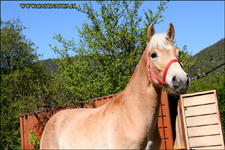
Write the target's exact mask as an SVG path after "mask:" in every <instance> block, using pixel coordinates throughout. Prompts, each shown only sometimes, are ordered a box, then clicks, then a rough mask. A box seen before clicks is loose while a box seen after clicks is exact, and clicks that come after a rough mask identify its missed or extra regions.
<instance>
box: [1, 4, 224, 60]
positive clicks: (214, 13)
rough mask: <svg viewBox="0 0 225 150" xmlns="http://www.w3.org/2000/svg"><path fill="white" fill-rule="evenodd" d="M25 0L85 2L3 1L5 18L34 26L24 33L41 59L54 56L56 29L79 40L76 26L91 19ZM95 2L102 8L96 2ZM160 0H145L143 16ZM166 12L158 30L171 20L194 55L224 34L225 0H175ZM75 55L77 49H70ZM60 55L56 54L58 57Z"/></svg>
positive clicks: (181, 42) (179, 39)
mask: <svg viewBox="0 0 225 150" xmlns="http://www.w3.org/2000/svg"><path fill="white" fill-rule="evenodd" d="M21 3H33V4H47V3H51V4H57V3H63V4H82V3H83V2H82V1H63V2H61V1H1V18H2V20H3V21H7V20H9V19H12V18H15V19H16V18H17V17H18V16H19V18H20V19H21V21H22V22H23V25H24V26H25V27H27V28H30V29H25V30H23V34H24V35H26V37H27V38H28V39H31V40H32V41H33V42H34V43H35V44H36V46H38V47H39V48H38V53H39V54H43V57H41V58H40V59H48V58H53V55H54V52H53V51H52V50H51V48H50V47H49V44H51V45H52V46H54V45H58V46H59V48H60V47H61V46H60V44H59V43H58V42H57V41H56V40H54V39H53V36H54V33H56V34H58V33H61V34H62V36H63V38H65V39H67V40H71V39H72V38H74V39H75V42H78V41H79V37H78V33H77V30H76V29H75V27H76V26H78V27H80V28H81V27H82V23H83V22H84V21H86V22H87V21H88V19H87V17H86V15H85V14H82V13H81V12H78V11H76V10H75V9H32V8H30V9H27V8H24V9H22V8H21V7H20V4H21ZM92 3H93V6H94V8H95V9H96V10H98V6H97V4H96V2H94V1H92ZM158 5H159V1H145V2H144V3H143V5H142V6H141V8H140V9H139V16H143V17H144V13H143V9H145V10H146V11H147V8H149V9H151V10H152V11H153V13H155V12H157V6H158ZM167 6H168V8H167V9H166V11H165V12H164V13H163V15H164V16H165V20H164V21H163V22H162V23H160V24H158V25H155V30H156V33H162V32H166V30H167V28H168V25H169V23H170V22H171V23H173V25H174V27H175V39H176V41H177V44H178V47H179V48H180V49H182V47H183V46H184V44H186V45H187V50H188V51H189V52H192V55H194V54H196V53H198V52H199V51H201V50H202V49H204V48H206V47H208V46H210V45H212V44H214V43H216V42H217V41H219V40H220V39H222V38H224V1H171V2H168V3H167ZM70 54H71V55H74V52H71V53H70ZM56 57H57V55H56V54H55V55H54V58H56Z"/></svg>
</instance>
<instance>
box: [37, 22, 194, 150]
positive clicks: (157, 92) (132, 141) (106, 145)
mask: <svg viewBox="0 0 225 150" xmlns="http://www.w3.org/2000/svg"><path fill="white" fill-rule="evenodd" d="M174 34H175V30H174V26H173V25H172V23H170V24H169V27H168V29H167V33H163V34H155V29H154V24H151V25H150V26H149V27H148V33H147V47H146V49H145V51H144V52H143V55H142V58H141V60H140V62H139V63H138V65H137V67H136V70H135V71H134V74H133V75H132V77H131V79H130V81H129V83H128V85H127V87H126V88H125V89H124V90H123V91H122V92H120V93H119V94H118V95H117V96H116V97H115V98H113V99H112V100H111V101H109V102H108V103H107V104H105V105H104V106H102V107H99V108H95V109H67V110H62V111H60V112H58V113H57V114H55V115H54V116H53V117H52V118H51V119H50V120H49V121H48V122H47V124H46V126H45V129H44V132H43V135H42V138H41V145H40V148H41V149H159V148H160V145H161V138H160V134H159V129H158V116H159V108H160V100H161V92H162V87H166V88H170V89H172V90H173V91H174V92H176V93H178V94H181V93H185V92H186V91H187V89H188V85H189V81H190V78H189V76H188V74H187V73H185V72H184V71H183V69H182V64H181V62H180V61H179V55H180V50H179V48H177V47H175V46H174V45H173V44H172V43H171V42H172V41H173V39H174Z"/></svg>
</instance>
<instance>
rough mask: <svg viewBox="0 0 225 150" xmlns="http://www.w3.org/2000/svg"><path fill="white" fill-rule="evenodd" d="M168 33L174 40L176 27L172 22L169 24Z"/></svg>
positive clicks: (171, 39)
mask: <svg viewBox="0 0 225 150" xmlns="http://www.w3.org/2000/svg"><path fill="white" fill-rule="evenodd" d="M166 34H167V36H168V37H169V39H170V41H171V42H172V41H173V39H174V36H175V29H174V26H173V24H172V23H170V24H169V27H168V29H167V33H166Z"/></svg>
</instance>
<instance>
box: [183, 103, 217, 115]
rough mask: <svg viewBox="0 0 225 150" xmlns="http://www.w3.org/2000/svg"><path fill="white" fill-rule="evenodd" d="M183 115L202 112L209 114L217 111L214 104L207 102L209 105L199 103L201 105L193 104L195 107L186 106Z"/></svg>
mask: <svg viewBox="0 0 225 150" xmlns="http://www.w3.org/2000/svg"><path fill="white" fill-rule="evenodd" d="M184 112H185V116H186V117H189V116H195V115H204V114H211V113H217V110H216V106H215V104H209V105H201V106H195V107H187V108H185V109H184Z"/></svg>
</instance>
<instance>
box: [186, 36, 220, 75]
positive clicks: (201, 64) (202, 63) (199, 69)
mask: <svg viewBox="0 0 225 150" xmlns="http://www.w3.org/2000/svg"><path fill="white" fill-rule="evenodd" d="M194 60H196V62H195V64H194V65H193V66H191V67H190V68H189V72H188V73H189V75H190V76H191V77H194V76H196V75H198V74H199V73H203V72H206V71H208V70H210V69H211V68H213V67H215V66H218V65H219V64H222V63H223V62H224V39H221V40H219V41H218V42H217V43H215V44H213V45H211V46H209V47H207V48H205V49H203V50H201V51H200V52H199V53H197V54H196V55H194V56H192V57H191V59H190V61H194ZM215 72H218V73H222V72H223V68H222V67H221V68H219V69H217V70H216V71H215Z"/></svg>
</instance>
